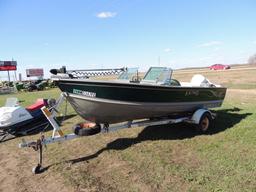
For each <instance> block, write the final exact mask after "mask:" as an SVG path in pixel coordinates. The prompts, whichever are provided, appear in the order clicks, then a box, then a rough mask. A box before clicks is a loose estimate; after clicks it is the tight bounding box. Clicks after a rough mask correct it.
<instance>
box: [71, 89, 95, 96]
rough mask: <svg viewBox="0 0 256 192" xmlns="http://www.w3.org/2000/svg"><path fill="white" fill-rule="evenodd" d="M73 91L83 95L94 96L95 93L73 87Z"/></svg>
mask: <svg viewBox="0 0 256 192" xmlns="http://www.w3.org/2000/svg"><path fill="white" fill-rule="evenodd" d="M73 93H74V94H78V95H84V96H87V97H96V93H94V92H89V91H82V90H79V89H73Z"/></svg>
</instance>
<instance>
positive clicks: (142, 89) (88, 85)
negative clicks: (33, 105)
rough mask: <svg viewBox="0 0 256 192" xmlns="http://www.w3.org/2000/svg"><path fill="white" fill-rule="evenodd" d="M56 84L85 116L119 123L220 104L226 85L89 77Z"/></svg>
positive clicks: (94, 120) (97, 121)
mask: <svg viewBox="0 0 256 192" xmlns="http://www.w3.org/2000/svg"><path fill="white" fill-rule="evenodd" d="M57 85H58V86H59V88H60V89H61V90H62V91H63V92H66V93H67V100H68V101H69V103H70V104H71V105H72V107H73V108H74V109H75V111H76V112H77V113H78V114H79V115H80V116H81V117H83V118H84V119H86V120H89V121H92V122H96V123H109V124H110V123H118V122H123V121H129V120H134V119H143V118H155V117H162V116H171V115H176V114H184V113H190V112H194V111H195V110H197V109H199V108H214V107H220V106H221V104H222V102H223V99H224V97H225V93H226V88H217V87H212V88H202V87H197V88H195V87H167V86H155V85H142V84H131V83H117V82H103V81H92V80H83V81H81V80H60V81H58V83H57Z"/></svg>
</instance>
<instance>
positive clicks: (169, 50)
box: [164, 48, 172, 53]
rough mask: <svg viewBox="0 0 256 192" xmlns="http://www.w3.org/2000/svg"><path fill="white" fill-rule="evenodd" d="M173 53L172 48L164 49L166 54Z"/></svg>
mask: <svg viewBox="0 0 256 192" xmlns="http://www.w3.org/2000/svg"><path fill="white" fill-rule="evenodd" d="M171 51H172V49H171V48H166V49H164V52H166V53H169V52H171Z"/></svg>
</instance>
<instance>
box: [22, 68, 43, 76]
mask: <svg viewBox="0 0 256 192" xmlns="http://www.w3.org/2000/svg"><path fill="white" fill-rule="evenodd" d="M26 73H27V77H42V76H44V69H27V70H26Z"/></svg>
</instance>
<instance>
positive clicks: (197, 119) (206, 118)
mask: <svg viewBox="0 0 256 192" xmlns="http://www.w3.org/2000/svg"><path fill="white" fill-rule="evenodd" d="M66 96H67V95H66V93H61V96H60V98H59V99H58V101H57V103H56V105H55V106H54V107H52V108H51V109H48V108H47V107H45V106H44V107H42V108H41V110H42V112H43V113H44V115H45V116H46V118H47V120H48V121H49V122H50V124H51V125H52V127H53V132H52V136H51V137H48V138H46V137H45V136H44V135H43V134H41V136H40V138H39V139H38V140H37V141H30V142H26V141H25V140H24V139H22V143H20V144H19V148H25V147H31V148H33V149H34V150H35V151H38V164H37V165H36V166H35V167H33V169H32V172H33V173H34V174H38V173H41V172H43V171H44V169H43V167H42V164H43V146H44V147H46V146H47V145H48V144H51V143H56V142H63V141H67V140H72V139H75V138H79V137H82V136H88V134H87V135H81V134H77V133H76V132H75V131H74V133H71V134H64V133H63V132H62V130H61V127H60V126H59V124H58V123H57V122H56V115H57V112H58V110H57V109H58V108H59V107H60V106H61V104H62V103H63V101H64V100H65V99H66ZM215 116H216V114H214V113H212V112H210V111H209V110H208V109H198V110H196V111H195V112H194V113H193V114H191V115H189V116H183V117H178V118H168V117H162V118H157V119H146V120H134V121H128V122H125V123H121V124H120V123H119V124H117V125H111V127H109V124H103V126H102V129H101V131H99V132H104V133H107V132H112V131H117V130H119V129H124V128H132V127H147V126H156V125H167V124H176V123H182V122H186V123H190V124H194V125H196V126H197V129H198V130H199V131H201V132H202V133H205V132H206V131H208V129H209V128H210V127H211V126H212V124H213V122H212V120H213V119H214V118H215ZM97 133H98V132H97ZM89 135H92V134H89Z"/></svg>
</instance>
